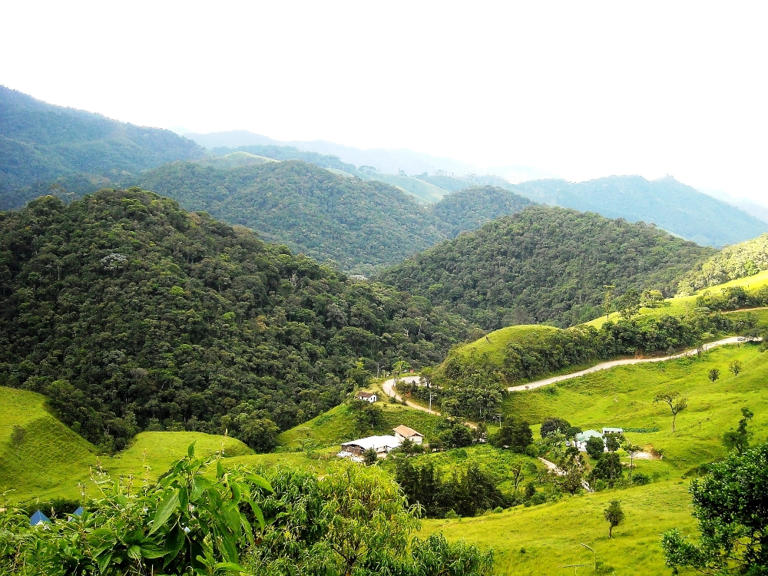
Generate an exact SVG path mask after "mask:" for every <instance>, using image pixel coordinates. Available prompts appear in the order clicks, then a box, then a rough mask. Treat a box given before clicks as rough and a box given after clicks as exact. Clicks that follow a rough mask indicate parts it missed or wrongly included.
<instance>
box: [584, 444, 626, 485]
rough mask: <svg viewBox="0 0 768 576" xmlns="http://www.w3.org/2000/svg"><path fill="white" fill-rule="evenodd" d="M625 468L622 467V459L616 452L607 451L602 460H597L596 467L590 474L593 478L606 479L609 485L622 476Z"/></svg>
mask: <svg viewBox="0 0 768 576" xmlns="http://www.w3.org/2000/svg"><path fill="white" fill-rule="evenodd" d="M622 472H623V469H622V467H621V459H620V458H619V455H618V454H616V453H615V452H606V453H605V454H603V455H602V457H601V458H600V460H598V461H597V464H595V467H594V468H593V469H592V473H591V474H590V475H589V476H590V481H591V480H605V481H606V482H607V483H608V485H609V486H613V484H614V483H615V482H616V480H619V479H620V478H621V474H622Z"/></svg>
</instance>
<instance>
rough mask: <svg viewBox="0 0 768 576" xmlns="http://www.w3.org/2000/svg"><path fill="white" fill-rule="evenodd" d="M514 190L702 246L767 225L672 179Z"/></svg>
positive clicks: (618, 179)
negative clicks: (652, 227) (650, 227)
mask: <svg viewBox="0 0 768 576" xmlns="http://www.w3.org/2000/svg"><path fill="white" fill-rule="evenodd" d="M515 190H516V191H517V192H518V193H519V194H522V195H523V196H526V197H528V198H530V199H531V200H534V201H535V202H539V203H542V204H551V205H555V206H562V207H564V208H573V209H575V210H581V211H585V212H596V213H598V214H602V215H603V216H606V217H608V218H624V219H626V220H629V221H630V222H640V221H643V222H648V223H653V224H655V225H657V226H658V227H660V228H663V229H664V230H667V231H668V232H671V233H673V234H676V235H678V236H681V237H683V238H685V239H687V240H692V241H693V242H696V243H698V244H703V245H706V246H715V247H721V246H725V245H727V244H735V243H737V242H741V241H744V240H747V239H750V238H754V237H755V236H759V235H760V234H762V233H763V232H766V231H768V224H766V222H764V221H762V220H759V219H757V218H755V217H753V216H750V215H749V214H747V213H746V212H744V211H742V210H739V209H738V208H736V207H735V206H732V205H730V204H727V203H725V202H722V201H720V200H717V199H715V198H712V197H711V196H707V195H706V194H702V193H701V192H699V191H697V190H696V189H694V188H691V187H690V186H686V185H685V184H681V183H680V182H678V181H677V180H675V179H674V178H662V179H661V180H653V181H648V180H646V179H645V178H642V177H640V176H611V177H608V178H599V179H597V180H589V181H587V182H577V183H573V182H566V181H564V180H535V181H532V182H524V183H522V184H518V185H516V186H515Z"/></svg>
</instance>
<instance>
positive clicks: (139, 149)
mask: <svg viewBox="0 0 768 576" xmlns="http://www.w3.org/2000/svg"><path fill="white" fill-rule="evenodd" d="M204 154H205V151H204V150H203V149H202V148H201V147H200V146H198V145H197V144H195V143H194V142H192V141H191V140H188V139H186V138H183V137H181V136H179V135H177V134H175V133H173V132H171V131H169V130H161V129H158V128H144V127H140V126H134V125H133V124H125V123H123V122H118V121H116V120H110V119H109V118H105V117H104V116H101V115H99V114H92V113H90V112H84V111H82V110H74V109H71V108H64V107H61V106H53V105H51V104H46V103H45V102H41V101H39V100H36V99H34V98H32V97H31V96H27V95H26V94H22V93H21V92H17V91H16V90H11V89H9V88H6V87H4V86H0V209H9V208H20V207H22V206H23V205H24V204H25V203H26V202H28V201H29V200H31V199H33V198H35V197H37V196H39V195H41V194H45V193H48V192H49V190H50V187H51V184H52V183H53V182H55V181H60V184H63V185H65V187H66V188H68V189H69V191H74V192H80V191H86V190H92V189H95V188H98V187H101V186H108V185H110V184H111V183H113V182H115V181H119V180H120V179H121V178H122V176H123V175H124V174H125V173H136V172H139V171H141V170H146V169H147V168H154V167H156V166H160V165H161V164H165V163H167V162H172V161H174V160H191V159H195V158H202V157H203V156H204Z"/></svg>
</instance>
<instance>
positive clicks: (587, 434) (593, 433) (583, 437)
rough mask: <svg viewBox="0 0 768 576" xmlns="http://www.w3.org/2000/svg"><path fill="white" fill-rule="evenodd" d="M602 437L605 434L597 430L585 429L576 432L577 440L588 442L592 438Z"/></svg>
mask: <svg viewBox="0 0 768 576" xmlns="http://www.w3.org/2000/svg"><path fill="white" fill-rule="evenodd" d="M593 437H594V438H602V437H603V435H602V434H601V433H600V432H598V431H597V430H584V432H579V433H578V434H576V442H586V441H587V440H589V439H590V438H593Z"/></svg>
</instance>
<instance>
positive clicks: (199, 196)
mask: <svg viewBox="0 0 768 576" xmlns="http://www.w3.org/2000/svg"><path fill="white" fill-rule="evenodd" d="M141 185H142V187H143V188H146V189H150V190H152V191H154V192H157V193H159V194H162V195H164V196H169V197H171V198H174V199H175V200H177V201H179V202H180V203H181V204H182V205H183V206H185V207H186V208H188V209H194V210H205V211H207V212H209V213H210V214H211V215H212V216H214V217H216V218H220V219H222V220H225V221H227V222H229V223H231V224H242V225H244V226H248V227H249V228H253V229H254V230H256V231H258V233H259V234H260V235H261V236H263V237H264V238H265V239H267V240H270V241H273V242H280V243H284V244H287V245H288V246H290V247H291V248H292V249H293V250H296V251H299V252H303V253H306V254H308V255H309V256H311V257H313V258H315V259H316V260H319V261H321V262H325V261H327V260H330V261H333V262H335V263H336V264H337V265H338V266H339V267H341V268H342V269H343V270H346V271H349V272H356V273H371V272H372V271H374V270H375V269H376V268H378V267H381V266H383V265H386V264H393V263H395V262H399V261H401V260H403V259H404V258H406V257H407V256H410V255H412V254H414V253H416V252H418V251H419V250H423V249H425V248H428V247H429V246H432V245H434V244H436V243H437V242H439V241H440V240H442V239H444V238H445V235H444V234H443V233H442V232H441V231H440V230H439V229H438V222H437V221H436V220H435V218H434V217H432V216H431V215H430V214H429V213H428V212H427V211H426V210H425V209H423V208H422V207H421V206H420V205H419V204H417V203H416V201H415V200H414V199H413V198H412V197H410V196H408V195H406V194H404V193H403V192H401V191H400V190H397V189H396V188H393V187H391V186H388V185H386V184H382V183H380V182H365V181H362V180H360V179H357V178H350V177H346V176H339V175H336V174H332V173H331V172H328V171H327V170H323V169H321V168H318V167H316V166H313V165H310V164H306V163H304V162H298V161H285V162H271V163H267V164H262V165H260V166H244V167H242V168H236V169H232V170H223V169H218V168H215V167H213V166H202V165H200V164H197V163H176V164H170V165H166V166H163V167H161V168H158V169H156V170H154V171H152V172H150V173H148V174H146V175H144V176H143V177H142V178H141Z"/></svg>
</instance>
